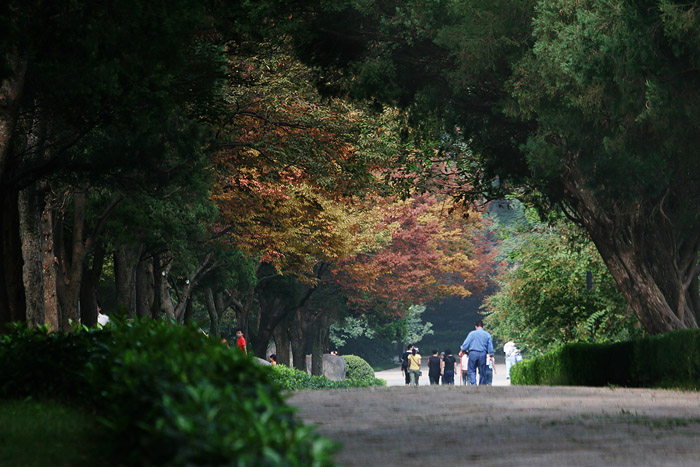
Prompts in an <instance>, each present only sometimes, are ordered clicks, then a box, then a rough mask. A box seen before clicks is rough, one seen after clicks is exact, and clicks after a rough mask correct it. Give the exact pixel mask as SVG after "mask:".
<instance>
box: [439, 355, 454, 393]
mask: <svg viewBox="0 0 700 467" xmlns="http://www.w3.org/2000/svg"><path fill="white" fill-rule="evenodd" d="M456 367H457V359H456V358H455V357H454V355H452V351H451V350H450V349H445V356H444V357H443V358H442V361H441V362H440V370H441V373H442V384H449V385H452V386H454V384H455V368H456Z"/></svg>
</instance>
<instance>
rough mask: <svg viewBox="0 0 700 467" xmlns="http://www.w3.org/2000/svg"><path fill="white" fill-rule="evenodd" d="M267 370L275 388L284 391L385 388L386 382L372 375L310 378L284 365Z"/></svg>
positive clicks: (303, 372)
mask: <svg viewBox="0 0 700 467" xmlns="http://www.w3.org/2000/svg"><path fill="white" fill-rule="evenodd" d="M269 368H271V370H272V373H273V375H272V379H273V381H274V382H275V384H276V385H277V387H278V388H279V389H281V390H285V391H297V390H301V389H343V388H365V387H374V386H386V381H385V380H383V379H381V378H375V377H374V373H372V377H371V378H349V379H346V380H345V381H332V380H330V379H328V378H326V377H324V376H312V375H310V374H308V373H307V372H305V371H301V370H297V369H296V368H290V367H288V366H284V365H276V366H273V367H269Z"/></svg>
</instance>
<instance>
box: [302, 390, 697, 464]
mask: <svg viewBox="0 0 700 467" xmlns="http://www.w3.org/2000/svg"><path fill="white" fill-rule="evenodd" d="M399 382H400V381H399ZM289 402H290V403H291V404H292V405H296V406H298V407H299V409H300V410H299V415H300V417H301V418H302V419H304V420H305V421H306V422H308V423H312V424H317V425H318V430H319V431H320V432H321V433H322V434H324V435H326V436H328V437H329V438H331V439H333V440H336V441H339V442H341V443H343V445H344V448H343V450H342V451H341V452H340V453H339V454H338V456H337V460H338V462H339V463H340V464H341V465H343V466H375V465H376V466H439V465H448V466H462V465H469V466H474V465H479V466H481V465H486V466H508V467H513V466H560V465H572V466H597V465H604V466H606V467H607V466H618V465H621V466H698V465H700V394H698V393H695V392H676V391H662V390H645V389H623V388H614V389H611V388H581V387H539V386H527V387H526V386H500V387H499V386H491V387H488V386H484V387H481V386H421V387H418V388H410V387H404V386H393V387H386V388H370V389H351V390H332V391H300V392H297V393H295V394H293V395H292V396H291V398H290V400H289Z"/></svg>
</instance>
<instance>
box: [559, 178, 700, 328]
mask: <svg viewBox="0 0 700 467" xmlns="http://www.w3.org/2000/svg"><path fill="white" fill-rule="evenodd" d="M584 180H585V179H584V177H583V176H582V175H581V174H580V173H579V172H578V171H577V170H576V169H570V170H569V172H568V173H567V177H566V178H565V179H564V186H565V188H566V190H567V192H568V194H569V195H570V196H571V198H572V199H573V200H574V203H573V205H574V208H575V210H576V214H577V216H578V218H579V220H580V222H581V223H582V224H583V226H584V227H585V228H586V230H587V231H588V233H589V235H590V236H591V239H592V240H593V242H594V243H595V245H596V247H597V248H598V251H599V252H600V255H601V257H602V258H603V260H604V261H605V263H606V265H607V266H608V269H609V270H610V273H611V274H612V276H613V278H614V279H615V281H616V283H617V285H618V287H619V289H620V291H621V293H622V294H623V296H624V297H625V299H626V300H627V303H628V304H629V306H630V308H631V309H632V310H633V311H634V313H635V314H636V315H637V317H638V318H639V320H640V322H641V323H642V325H643V326H644V327H645V329H646V330H647V331H649V332H650V333H652V334H658V333H663V332H667V331H671V330H674V329H684V328H697V327H698V321H699V320H698V311H699V310H700V308H698V303H700V296H699V295H698V287H697V275H698V268H697V261H698V251H700V230H698V229H686V230H683V229H681V228H679V227H678V226H677V225H673V223H672V222H671V221H670V220H669V218H668V217H667V216H666V215H665V214H664V200H663V199H662V200H661V201H659V204H658V205H657V206H651V207H649V206H646V205H643V204H642V203H641V202H638V203H637V204H636V205H626V206H619V205H616V204H614V202H609V203H608V204H607V205H605V204H603V203H602V202H601V201H600V200H598V199H596V198H595V196H594V195H593V194H592V192H591V191H590V190H589V189H587V187H585V183H584Z"/></svg>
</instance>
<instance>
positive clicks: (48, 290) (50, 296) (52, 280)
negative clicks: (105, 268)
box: [41, 203, 61, 331]
mask: <svg viewBox="0 0 700 467" xmlns="http://www.w3.org/2000/svg"><path fill="white" fill-rule="evenodd" d="M41 236H42V241H43V251H42V262H43V271H44V272H43V278H44V311H45V314H46V324H48V325H49V329H51V330H52V331H58V329H59V327H60V325H59V323H60V322H61V320H60V316H59V306H58V295H57V291H56V280H57V277H58V275H57V272H56V268H57V267H58V262H57V258H56V254H55V253H54V248H53V208H52V207H51V205H50V203H46V205H45V206H44V211H43V212H42V213H41Z"/></svg>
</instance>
